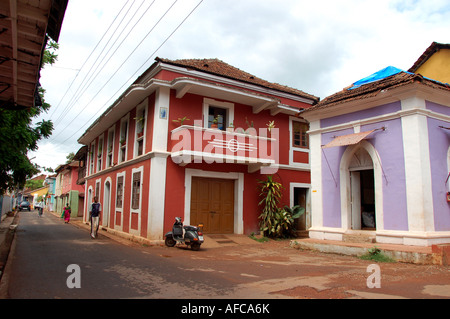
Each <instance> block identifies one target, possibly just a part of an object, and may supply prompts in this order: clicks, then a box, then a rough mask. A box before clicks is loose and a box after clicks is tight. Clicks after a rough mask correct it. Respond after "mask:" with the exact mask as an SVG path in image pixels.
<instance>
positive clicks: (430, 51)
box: [408, 42, 450, 72]
mask: <svg viewBox="0 0 450 319" xmlns="http://www.w3.org/2000/svg"><path fill="white" fill-rule="evenodd" d="M441 49H450V44H442V43H437V42H433V43H432V44H431V45H430V46H429V47H428V49H426V50H425V52H424V53H423V54H422V55H421V56H420V58H419V59H417V61H416V63H414V65H413V66H412V67H411V68H410V69H409V70H408V71H409V72H416V71H417V70H418V69H419V68H420V66H421V65H422V64H424V63H425V62H426V61H427V60H428V59H429V58H430V57H431V56H432V55H433V54H434V53H436V52H437V51H439V50H441Z"/></svg>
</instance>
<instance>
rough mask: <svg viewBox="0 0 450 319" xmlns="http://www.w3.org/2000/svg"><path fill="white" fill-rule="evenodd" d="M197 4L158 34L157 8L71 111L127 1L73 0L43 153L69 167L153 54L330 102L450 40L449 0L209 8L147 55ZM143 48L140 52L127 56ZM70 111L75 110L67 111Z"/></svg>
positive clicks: (213, 3)
mask: <svg viewBox="0 0 450 319" xmlns="http://www.w3.org/2000/svg"><path fill="white" fill-rule="evenodd" d="M199 1H200V0H180V1H177V2H176V3H175V5H174V6H173V8H172V10H170V11H169V13H168V14H167V16H166V17H165V18H164V19H163V20H161V22H159V24H158V25H157V26H155V25H156V23H157V21H158V19H159V18H160V17H161V16H162V14H163V13H164V12H165V11H166V10H167V9H168V8H169V6H170V5H171V4H172V3H173V2H172V1H170V2H169V1H160V0H157V1H155V3H154V4H153V6H152V7H151V8H150V9H149V11H148V13H147V14H146V15H145V16H144V18H143V19H142V20H141V21H140V22H139V24H138V25H137V26H136V28H135V29H134V30H133V32H132V33H131V35H130V36H128V37H127V38H126V39H125V40H124V42H123V45H122V47H121V48H120V49H119V50H117V52H116V53H115V54H114V55H113V57H112V58H111V61H110V62H109V63H108V64H107V65H106V66H105V68H104V69H103V70H102V72H101V73H100V74H99V75H98V77H97V78H96V79H95V80H94V81H93V82H92V85H91V86H89V87H88V89H87V90H86V92H85V93H84V95H83V96H81V97H79V99H78V101H77V102H76V103H73V101H72V103H69V101H70V98H72V97H73V96H74V93H75V91H76V89H77V88H78V86H79V85H80V81H81V80H82V79H83V78H84V77H85V76H86V74H87V71H88V70H89V68H90V66H91V65H92V63H93V61H94V60H95V57H96V56H97V55H95V54H94V55H93V56H92V57H91V60H90V61H88V63H87V64H86V66H85V68H83V70H81V71H80V73H79V74H78V77H77V78H76V80H75V82H74V85H73V86H72V87H71V89H70V90H69V91H67V89H68V86H69V85H70V83H72V81H74V78H75V76H76V74H77V71H76V70H77V69H80V68H81V66H82V65H83V63H84V62H85V61H86V59H87V58H88V57H89V54H90V53H91V52H92V50H93V49H94V47H95V45H96V44H97V42H98V41H99V40H100V39H101V37H102V35H103V34H104V32H105V31H106V28H107V27H108V26H109V25H110V23H111V22H112V21H113V19H114V17H115V16H116V15H117V13H118V12H119V10H120V8H122V6H124V3H125V2H124V1H122V0H96V1H91V0H89V1H88V0H77V1H69V6H68V8H67V11H66V15H65V18H64V22H63V27H62V31H61V36H60V41H59V42H60V50H59V59H58V62H57V64H56V65H55V67H54V68H47V69H46V70H44V71H43V72H42V78H41V84H42V86H43V87H44V88H45V89H46V90H47V94H46V100H47V102H49V103H50V104H51V105H52V109H51V111H50V112H49V114H50V115H52V120H56V119H58V118H59V117H61V116H62V115H63V114H64V115H65V117H64V119H63V121H58V122H57V123H55V126H56V130H55V132H54V136H53V137H52V138H51V139H50V140H49V141H45V142H43V143H41V144H40V146H41V147H40V151H39V152H41V151H45V152H51V151H50V145H52V144H53V145H58V147H59V148H58V149H55V151H54V152H55V153H57V152H66V153H65V154H64V156H63V162H65V156H66V155H67V153H69V152H70V151H73V152H76V151H77V150H78V148H79V145H77V143H76V140H77V138H78V137H80V136H81V134H83V133H84V131H85V130H86V128H87V123H92V121H93V120H94V119H95V118H96V117H97V116H98V115H100V114H101V112H102V111H103V110H104V109H106V108H107V107H108V106H109V105H110V104H111V103H112V102H113V101H114V99H115V98H117V96H118V95H120V94H121V93H122V92H123V90H124V89H125V88H126V87H127V86H128V85H129V83H127V82H126V81H127V80H128V79H129V78H130V77H131V76H133V74H134V73H135V72H136V71H138V70H139V71H138V73H136V75H135V76H134V77H133V78H132V80H134V79H135V78H136V77H137V76H139V75H140V74H141V73H142V72H143V71H144V69H145V68H147V67H149V66H150V65H151V63H153V61H154V58H155V57H156V56H160V57H166V58H170V59H180V58H204V57H205V58H219V59H221V60H223V61H225V62H227V63H229V64H231V65H233V66H235V67H238V68H240V69H242V70H244V71H247V72H250V73H252V74H254V75H256V76H258V77H261V78H263V79H266V80H268V81H273V82H278V83H281V84H284V85H289V86H292V87H295V88H297V89H300V90H303V91H305V92H307V93H311V94H314V95H316V96H319V97H320V98H325V97H326V96H327V95H330V94H332V93H335V92H336V91H339V90H341V89H342V88H343V87H345V86H347V85H349V84H351V83H353V82H355V81H357V80H359V79H360V78H363V77H365V76H367V75H369V74H371V73H373V72H375V71H378V70H379V69H381V68H384V67H386V66H388V65H393V66H396V67H399V68H402V69H408V68H409V67H410V66H412V64H413V63H414V62H415V61H416V59H417V58H418V57H419V56H420V55H421V54H422V53H423V52H424V50H425V49H426V48H427V47H428V46H429V45H430V44H431V43H432V42H433V41H438V42H441V43H449V42H450V41H449V38H448V37H449V35H448V34H449V33H448V30H449V29H450V4H449V3H448V0H432V1H430V0H427V1H424V0H380V1H372V0H340V1H324V0H316V1H306V0H283V1H275V0H245V1H242V0H226V1H223V0H204V1H203V2H202V4H201V5H200V6H199V8H198V9H197V10H196V11H195V12H194V13H193V14H192V16H190V17H189V19H187V20H186V21H185V22H184V24H183V25H182V26H181V27H180V29H179V30H178V31H177V32H176V33H175V34H174V35H173V36H172V37H171V38H170V39H169V40H168V41H167V42H166V43H165V45H164V46H163V47H162V48H161V49H160V50H159V51H158V52H157V53H156V54H155V56H153V57H151V55H152V54H153V53H154V52H155V50H156V49H157V48H158V46H159V45H160V44H161V43H162V42H163V41H164V40H165V39H166V38H167V37H168V36H169V35H170V34H171V32H173V30H174V29H175V28H176V27H177V26H178V25H179V24H180V23H181V21H182V20H183V19H184V18H185V17H186V15H187V14H188V13H189V12H190V11H191V10H192V9H193V8H194V7H195V6H196V5H197V4H198V3H199ZM134 3H135V6H133V7H132V8H131V10H130V11H131V12H134V10H135V9H136V8H137V5H139V4H141V3H144V4H143V7H142V8H140V9H139V10H138V11H137V16H139V14H140V13H142V12H144V11H143V10H144V9H145V8H146V7H147V6H148V5H149V4H151V3H152V2H150V1H143V2H141V1H137V0H136V1H135V2H134ZM125 8H126V9H128V7H127V6H126V7H125ZM121 17H122V16H119V17H118V20H117V21H119V19H121ZM135 19H136V18H135ZM134 21H136V20H133V22H132V23H130V24H128V26H127V27H126V28H124V27H121V28H119V30H124V33H123V35H125V34H126V33H127V30H129V28H131V26H132V25H134ZM153 27H154V30H153V31H152V32H151V33H150V34H149V35H148V36H147V37H146V38H145V36H146V35H147V33H148V32H149V31H150V30H151V29H152V28H153ZM106 38H107V37H105V39H106ZM121 39H122V38H121ZM120 41H121V40H119V41H118V42H117V44H118V43H120ZM140 41H143V42H142V44H141V46H140V47H139V48H138V49H137V50H136V51H135V52H134V53H133V54H131V51H132V50H133V49H134V48H135V47H136V46H137V44H138V43H139V42H140ZM111 43H112V42H111ZM103 45H104V43H103ZM101 47H102V46H99V48H101ZM112 51H113V50H111V49H109V50H108V49H107V52H110V53H112ZM97 54H98V53H97ZM130 54H131V55H130ZM149 58H150V60H149V61H147V63H146V64H145V65H144V68H141V69H139V67H140V66H141V65H142V64H143V63H144V61H146V60H147V59H149ZM124 61H126V62H125V63H124ZM122 63H124V64H123V65H122ZM63 68H64V69H63ZM114 72H116V74H115V76H114V77H113V78H111V80H110V82H109V83H108V84H107V85H106V86H105V88H104V89H102V90H101V91H100V88H101V87H102V86H103V85H104V84H105V83H106V81H108V80H109V77H110V76H111V75H112V74H113V73H114ZM124 84H125V86H123V85H124ZM122 86H123V88H122V89H120V88H121V87H122ZM66 91H67V95H66V97H65V98H64V99H63V98H62V97H63V95H64V94H65V93H66ZM60 102H61V104H60ZM59 104H60V105H59ZM68 104H69V106H72V107H71V108H70V109H69V108H67V109H66V107H67V105H68ZM58 105H59V106H58ZM96 114H97V115H96ZM75 116H77V118H76V119H74V117H75ZM83 125H84V127H82V126H83ZM81 127H82V128H81ZM71 135H73V137H72V138H70V139H69V140H67V138H68V137H70V136H71ZM62 142H64V143H63V144H62V145H61V143H62ZM44 145H45V147H44ZM67 146H70V147H73V149H70V148H68V147H67ZM56 158H58V160H60V158H61V157H57V156H55V159H56ZM54 166H56V164H52V167H54Z"/></svg>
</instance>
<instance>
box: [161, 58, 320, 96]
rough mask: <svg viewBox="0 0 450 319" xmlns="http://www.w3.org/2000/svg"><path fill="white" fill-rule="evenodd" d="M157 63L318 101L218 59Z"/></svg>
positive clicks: (162, 60)
mask: <svg viewBox="0 0 450 319" xmlns="http://www.w3.org/2000/svg"><path fill="white" fill-rule="evenodd" d="M155 60H156V61H157V62H163V63H167V64H171V65H174V66H180V67H185V68H188V69H192V70H197V71H201V72H206V73H209V74H214V75H219V76H222V77H226V78H229V79H233V80H237V81H240V82H245V83H249V84H253V85H257V86H261V87H265V88H268V89H272V90H276V91H280V92H284V93H289V94H293V95H297V96H301V97H303V98H307V99H311V100H314V101H316V102H318V101H319V98H318V97H316V96H314V95H311V94H308V93H305V92H303V91H301V90H297V89H294V88H291V87H288V86H285V85H281V84H278V83H272V82H268V81H266V80H263V79H261V78H258V77H256V76H254V75H252V74H250V73H247V72H244V71H242V70H240V69H238V68H236V67H234V66H232V65H229V64H228V63H225V62H223V61H221V60H219V59H181V60H169V59H162V58H158V57H157V58H156V59H155Z"/></svg>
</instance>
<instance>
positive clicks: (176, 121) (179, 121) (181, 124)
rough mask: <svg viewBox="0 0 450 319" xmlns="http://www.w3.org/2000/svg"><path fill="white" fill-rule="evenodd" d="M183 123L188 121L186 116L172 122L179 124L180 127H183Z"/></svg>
mask: <svg viewBox="0 0 450 319" xmlns="http://www.w3.org/2000/svg"><path fill="white" fill-rule="evenodd" d="M184 121H190V120H189V119H188V118H187V116H183V117H181V118H180V117H179V118H178V119H177V120H172V122H174V123H180V126H183V124H184Z"/></svg>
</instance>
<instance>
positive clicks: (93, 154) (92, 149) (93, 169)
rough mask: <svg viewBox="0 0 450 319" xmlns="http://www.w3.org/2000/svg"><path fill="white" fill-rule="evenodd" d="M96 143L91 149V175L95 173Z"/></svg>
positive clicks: (93, 143)
mask: <svg viewBox="0 0 450 319" xmlns="http://www.w3.org/2000/svg"><path fill="white" fill-rule="evenodd" d="M94 150H95V141H93V142H92V143H91V147H90V148H89V166H88V169H89V175H92V174H94V173H95V152H94Z"/></svg>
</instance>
